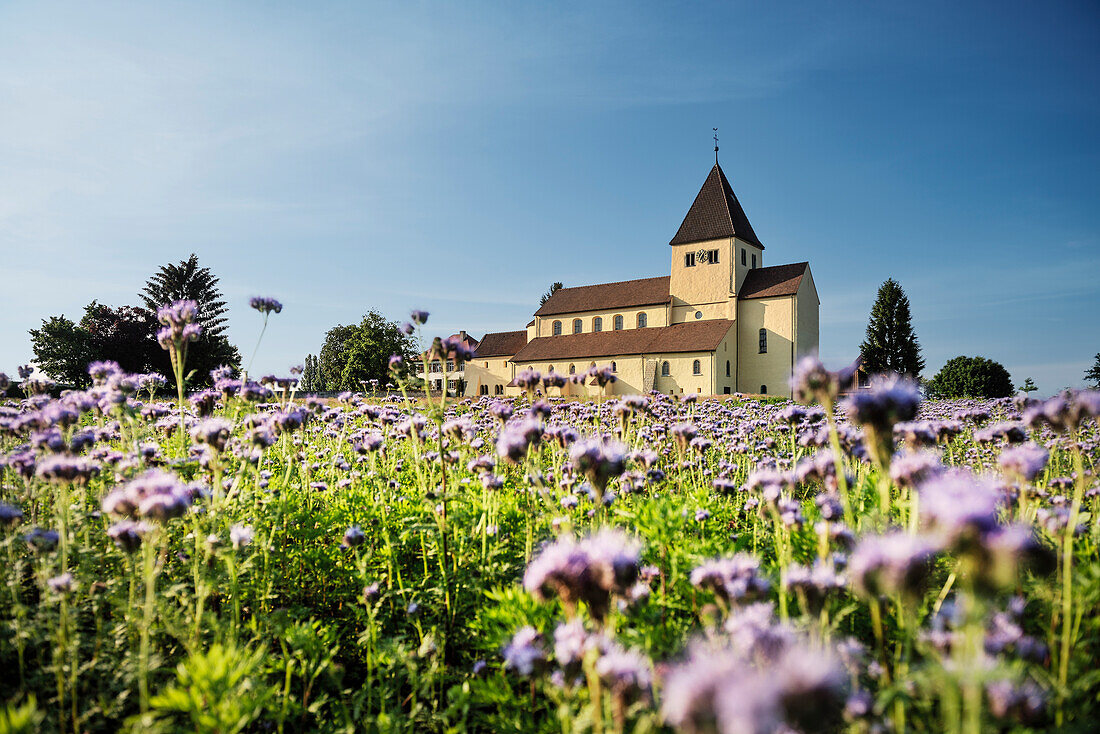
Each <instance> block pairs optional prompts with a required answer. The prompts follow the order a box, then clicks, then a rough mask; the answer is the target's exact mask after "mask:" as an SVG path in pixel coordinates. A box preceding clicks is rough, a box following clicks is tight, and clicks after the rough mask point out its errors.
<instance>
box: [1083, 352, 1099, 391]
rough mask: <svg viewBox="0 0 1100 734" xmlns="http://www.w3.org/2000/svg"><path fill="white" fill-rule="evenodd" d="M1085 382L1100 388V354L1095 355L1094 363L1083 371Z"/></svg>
mask: <svg viewBox="0 0 1100 734" xmlns="http://www.w3.org/2000/svg"><path fill="white" fill-rule="evenodd" d="M1085 382H1088V383H1090V384H1091V385H1092V386H1093V387H1095V388H1100V353H1098V354H1097V355H1096V361H1095V362H1093V363H1092V367H1090V368H1088V369H1087V370H1086V371H1085Z"/></svg>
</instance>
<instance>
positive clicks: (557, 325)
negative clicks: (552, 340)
mask: <svg viewBox="0 0 1100 734" xmlns="http://www.w3.org/2000/svg"><path fill="white" fill-rule="evenodd" d="M554 336H561V322H560V321H555V322H554Z"/></svg>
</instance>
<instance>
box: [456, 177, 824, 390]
mask: <svg viewBox="0 0 1100 734" xmlns="http://www.w3.org/2000/svg"><path fill="white" fill-rule="evenodd" d="M669 249H670V257H671V268H670V273H669V275H662V276H658V277H655V278H642V279H639V280H626V281H620V282H616V283H601V284H598V285H584V286H578V287H574V288H561V289H559V290H557V291H555V292H554V294H553V295H551V296H550V298H549V299H548V300H547V301H546V303H544V304H543V305H542V306H541V307H540V308H539V309H538V310H537V311H535V314H534V319H533V320H532V321H531V322H530V323H529V324H527V328H526V329H523V330H518V331H509V332H499V333H491V334H486V335H485V336H484V337H483V338H482V339H481V341H480V342H479V343H478V347H477V349H476V351H475V356H474V358H473V359H472V360H471V361H470V362H467V363H466V365H465V366H464V367H465V369H464V374H463V379H462V383H461V384H464V385H465V394H466V395H468V396H476V395H516V394H518V393H519V392H520V389H519V388H518V387H516V386H515V377H516V375H518V374H520V373H521V372H523V371H524V370H526V369H535V370H538V371H539V372H540V373H542V374H546V373H548V372H556V373H558V374H559V375H562V376H565V377H567V378H569V377H570V376H572V378H573V379H571V380H570V381H569V382H568V383H567V384H566V386H565V387H563V388H561V389H560V390H561V394H564V395H569V394H573V395H594V394H596V393H597V392H600V393H603V394H608V395H610V394H629V393H647V392H649V391H651V390H657V391H659V392H661V393H664V394H666V395H684V394H691V393H695V394H701V395H715V394H717V395H722V394H731V393H735V392H740V393H754V394H767V395H780V396H789V395H790V392H791V391H790V387H789V385H788V380H789V378H790V375H791V372H792V370H793V369H794V365H795V363H796V362H797V361H798V360H799V359H800V358H801V357H803V356H805V355H808V354H813V353H816V352H817V348H818V306H819V305H820V301H819V300H818V297H817V289H816V288H815V287H814V280H813V276H812V275H811V274H810V265H809V263H805V262H801V263H791V264H788V265H771V266H765V263H764V244H763V243H762V242H761V241H760V239H759V238H758V237H757V236H756V232H754V231H753V228H752V225H750V224H749V220H748V217H746V216H745V212H744V210H743V209H742V208H741V204H740V203H739V202H738V201H737V197H736V196H735V195H734V193H733V189H732V187H731V186H730V183H729V181H728V180H727V179H726V175H725V173H724V172H723V171H722V168H721V167H720V166H719V165H718V163H717V162H715V164H714V167H713V168H712V169H711V170H710V174H709V175H708V176H707V179H706V181H705V182H704V183H703V187H702V188H701V189H700V190H699V193H698V195H697V196H696V197H695V201H694V202H693V203H692V205H691V208H690V209H689V210H688V212H687V216H685V217H684V221H683V222H682V223H681V224H680V228H679V229H678V230H677V231H676V235H675V236H674V237H673V238H672V240H671V241H670V242H669ZM590 367H597V368H602V367H609V368H610V369H611V370H612V371H613V373H614V374H615V376H616V378H617V380H616V381H615V382H613V383H611V384H609V385H606V386H605V387H602V388H601V387H598V386H597V385H596V384H595V382H594V381H593V380H591V379H589V380H584V379H581V378H579V377H578V376H583V375H585V373H587V372H588V370H589V368H590ZM557 390H558V388H551V393H552V394H554V393H556V391H557Z"/></svg>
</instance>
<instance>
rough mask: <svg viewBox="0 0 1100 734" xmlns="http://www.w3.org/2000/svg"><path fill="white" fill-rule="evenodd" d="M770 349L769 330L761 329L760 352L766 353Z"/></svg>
mask: <svg viewBox="0 0 1100 734" xmlns="http://www.w3.org/2000/svg"><path fill="white" fill-rule="evenodd" d="M767 351H768V330H767V329H761V330H760V353H761V354H766V353H767Z"/></svg>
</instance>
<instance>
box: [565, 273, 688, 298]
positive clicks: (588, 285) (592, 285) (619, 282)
mask: <svg viewBox="0 0 1100 734" xmlns="http://www.w3.org/2000/svg"><path fill="white" fill-rule="evenodd" d="M671 277H672V276H669V275H653V276H650V277H648V278H628V279H627V280H610V281H608V282H606V283H589V284H587V285H571V286H569V287H565V286H562V287H561V288H558V290H556V291H554V293H559V292H561V291H572V290H576V289H577V288H594V287H596V286H598V285H621V284H623V283H637V282H638V281H640V280H658V279H660V278H671ZM553 297H554V296H553V295H551V296H550V298H553ZM546 300H550V299H549V298H548V299H546Z"/></svg>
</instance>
